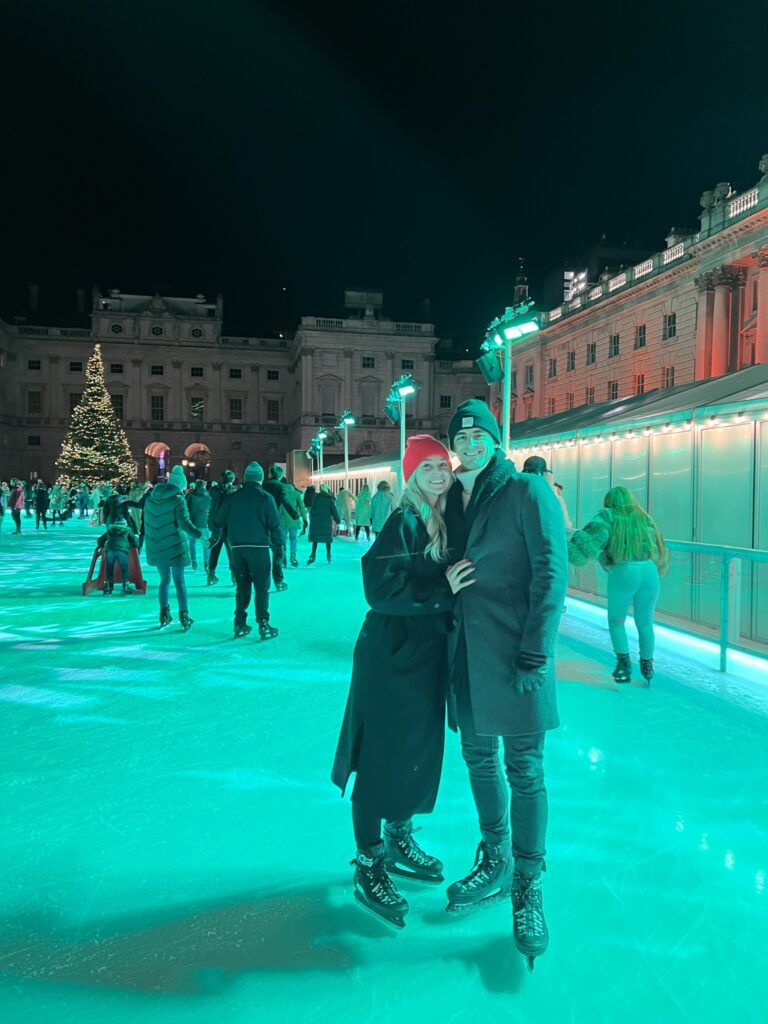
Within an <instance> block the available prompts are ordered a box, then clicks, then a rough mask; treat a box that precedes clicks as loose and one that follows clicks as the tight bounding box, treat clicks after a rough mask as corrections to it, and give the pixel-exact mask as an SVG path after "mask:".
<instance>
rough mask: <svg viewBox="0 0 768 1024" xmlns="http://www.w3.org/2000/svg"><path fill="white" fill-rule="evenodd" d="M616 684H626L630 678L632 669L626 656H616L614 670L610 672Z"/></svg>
mask: <svg viewBox="0 0 768 1024" xmlns="http://www.w3.org/2000/svg"><path fill="white" fill-rule="evenodd" d="M612 675H613V678H614V679H615V680H616V682H617V683H628V682H629V681H630V680H631V678H632V668H631V665H630V663H629V655H628V654H617V655H616V668H615V669H614V670H613V672H612Z"/></svg>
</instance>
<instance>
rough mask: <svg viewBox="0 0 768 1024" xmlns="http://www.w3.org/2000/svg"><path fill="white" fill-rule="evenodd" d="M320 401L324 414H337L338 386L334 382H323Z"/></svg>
mask: <svg viewBox="0 0 768 1024" xmlns="http://www.w3.org/2000/svg"><path fill="white" fill-rule="evenodd" d="M320 402H321V406H322V409H321V411H322V414H323V416H335V415H336V388H335V387H334V386H333V384H323V386H322V387H321V388H320Z"/></svg>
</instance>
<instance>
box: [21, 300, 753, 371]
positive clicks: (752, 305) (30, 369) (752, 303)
mask: <svg viewBox="0 0 768 1024" xmlns="http://www.w3.org/2000/svg"><path fill="white" fill-rule="evenodd" d="M752 312H753V313H756V312H757V281H753V282H752ZM31 369H32V367H31V366H30V370H31ZM38 369H39V367H38Z"/></svg>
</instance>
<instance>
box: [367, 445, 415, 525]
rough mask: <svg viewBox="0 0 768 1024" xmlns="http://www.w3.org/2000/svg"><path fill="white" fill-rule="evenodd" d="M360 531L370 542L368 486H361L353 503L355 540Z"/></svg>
mask: <svg viewBox="0 0 768 1024" xmlns="http://www.w3.org/2000/svg"><path fill="white" fill-rule="evenodd" d="M419 436H420V435H419ZM361 530H365V537H366V540H370V539H371V489H370V487H369V486H368V484H363V489H362V490H361V491H360V493H359V494H358V496H357V501H356V502H355V540H357V539H358V537H359V536H360V531H361Z"/></svg>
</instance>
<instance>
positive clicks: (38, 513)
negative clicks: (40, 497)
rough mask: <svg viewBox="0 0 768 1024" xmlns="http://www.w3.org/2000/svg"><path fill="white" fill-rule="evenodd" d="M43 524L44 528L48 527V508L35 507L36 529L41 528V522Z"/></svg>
mask: <svg viewBox="0 0 768 1024" xmlns="http://www.w3.org/2000/svg"><path fill="white" fill-rule="evenodd" d="M41 522H42V524H43V529H45V530H47V529H48V510H47V509H44V508H38V509H35V529H37V530H39V529H40V523H41Z"/></svg>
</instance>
